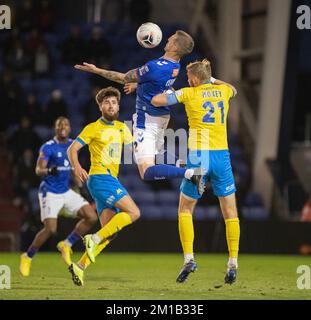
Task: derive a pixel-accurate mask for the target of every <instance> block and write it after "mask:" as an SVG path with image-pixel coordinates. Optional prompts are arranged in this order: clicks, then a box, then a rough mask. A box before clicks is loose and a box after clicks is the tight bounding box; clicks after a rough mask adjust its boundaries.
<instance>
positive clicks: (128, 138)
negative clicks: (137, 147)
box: [124, 124, 134, 145]
mask: <svg viewBox="0 0 311 320" xmlns="http://www.w3.org/2000/svg"><path fill="white" fill-rule="evenodd" d="M133 140H134V139H133V136H132V133H131V131H130V129H129V127H128V126H127V125H126V124H124V145H127V144H131V143H132V142H133Z"/></svg>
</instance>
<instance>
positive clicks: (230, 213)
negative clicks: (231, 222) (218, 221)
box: [223, 207, 238, 219]
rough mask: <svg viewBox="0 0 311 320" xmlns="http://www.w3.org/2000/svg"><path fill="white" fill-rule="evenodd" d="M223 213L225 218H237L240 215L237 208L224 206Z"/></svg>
mask: <svg viewBox="0 0 311 320" xmlns="http://www.w3.org/2000/svg"><path fill="white" fill-rule="evenodd" d="M223 215H224V217H225V219H235V218H237V217H238V212H237V210H236V209H235V208H231V207H228V208H226V207H225V208H223Z"/></svg>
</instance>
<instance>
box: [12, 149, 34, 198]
mask: <svg viewBox="0 0 311 320" xmlns="http://www.w3.org/2000/svg"><path fill="white" fill-rule="evenodd" d="M36 154H37V150H36ZM35 168H36V158H35V155H34V152H33V151H32V150H31V149H25V150H24V152H23V154H22V157H20V158H19V159H18V162H17V165H16V167H15V170H14V171H15V172H14V175H15V183H14V185H15V190H16V193H17V195H18V196H21V197H26V196H27V193H28V190H29V189H31V188H35V187H38V185H39V183H40V178H39V177H38V176H37V175H36V173H35Z"/></svg>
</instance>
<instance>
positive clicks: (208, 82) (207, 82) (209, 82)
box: [203, 81, 212, 84]
mask: <svg viewBox="0 0 311 320" xmlns="http://www.w3.org/2000/svg"><path fill="white" fill-rule="evenodd" d="M211 83H212V82H211V81H206V82H204V83H203V84H211Z"/></svg>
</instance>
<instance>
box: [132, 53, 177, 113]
mask: <svg viewBox="0 0 311 320" xmlns="http://www.w3.org/2000/svg"><path fill="white" fill-rule="evenodd" d="M179 69H180V64H179V62H175V61H172V60H168V59H164V58H163V57H161V58H159V59H155V60H151V61H149V62H147V63H146V64H145V65H144V66H142V67H140V68H138V69H137V73H138V86H137V91H136V93H137V98H136V110H137V112H140V113H141V112H146V113H148V114H150V115H151V116H162V115H167V114H169V113H170V109H169V107H168V106H165V107H160V108H158V107H154V106H153V105H152V104H151V99H152V98H153V97H154V96H155V95H157V94H159V93H163V92H164V91H166V90H168V89H170V88H171V87H172V85H173V84H174V82H175V80H176V78H177V76H178V73H179Z"/></svg>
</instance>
